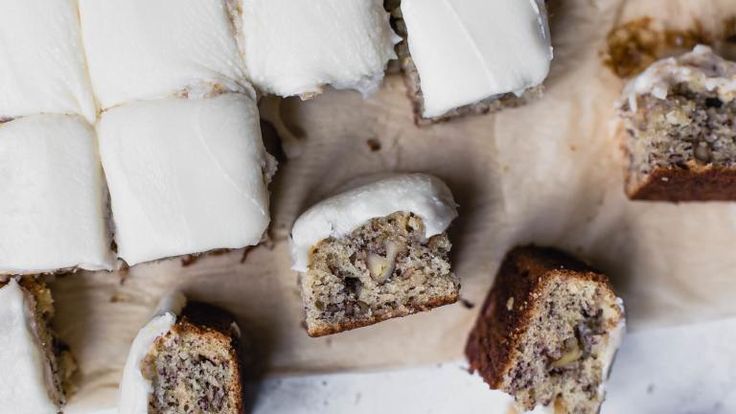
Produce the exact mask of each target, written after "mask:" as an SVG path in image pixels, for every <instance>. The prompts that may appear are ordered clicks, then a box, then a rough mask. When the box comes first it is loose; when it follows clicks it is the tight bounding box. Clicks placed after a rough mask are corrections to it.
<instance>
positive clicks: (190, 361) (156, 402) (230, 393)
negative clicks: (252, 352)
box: [118, 294, 243, 414]
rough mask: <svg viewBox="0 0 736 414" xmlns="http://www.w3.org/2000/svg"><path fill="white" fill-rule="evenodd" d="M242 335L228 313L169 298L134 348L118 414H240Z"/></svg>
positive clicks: (171, 296) (179, 298)
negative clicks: (240, 344)
mask: <svg viewBox="0 0 736 414" xmlns="http://www.w3.org/2000/svg"><path fill="white" fill-rule="evenodd" d="M239 343H240V329H239V328H238V325H237V323H236V322H235V319H234V318H233V316H232V315H230V314H229V313H228V312H226V311H224V310H222V309H219V308H216V307H213V306H210V305H207V304H203V303H198V302H191V303H187V301H186V298H185V297H184V296H182V295H181V294H172V295H170V296H167V297H165V298H164V299H163V300H162V302H161V304H160V305H159V309H158V311H157V313H156V315H155V316H154V317H153V318H152V319H151V321H150V322H149V323H148V324H146V326H144V327H143V328H142V329H141V330H140V331H139V332H138V335H137V336H136V338H135V340H134V341H133V344H132V345H131V349H130V352H129V354H128V359H127V362H126V364H125V368H124V371H123V379H122V381H121V383H120V401H119V406H118V410H119V413H120V414H181V413H200V414H210V413H211V414H215V413H217V414H240V413H242V412H243V383H242V369H241V366H240V346H239Z"/></svg>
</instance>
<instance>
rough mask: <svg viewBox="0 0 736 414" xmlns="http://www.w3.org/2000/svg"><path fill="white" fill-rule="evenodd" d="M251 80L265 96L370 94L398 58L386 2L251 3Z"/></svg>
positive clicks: (246, 40)
mask: <svg viewBox="0 0 736 414" xmlns="http://www.w3.org/2000/svg"><path fill="white" fill-rule="evenodd" d="M242 7H243V14H242V21H243V24H242V27H243V28H244V29H243V33H242V35H243V42H242V43H243V45H244V56H245V62H246V67H247V71H248V76H249V78H250V81H251V82H253V84H254V85H255V86H256V87H257V88H259V89H260V90H262V91H263V92H265V93H269V94H275V95H279V96H292V95H299V96H301V97H302V98H308V97H311V96H314V95H316V94H319V93H321V92H322V90H323V88H324V87H325V86H328V85H330V86H333V87H335V88H338V89H356V90H358V91H361V92H363V94H364V95H365V94H369V93H371V92H373V91H374V90H375V89H377V88H378V86H379V85H380V82H381V80H382V79H383V74H384V70H385V68H386V64H387V63H388V61H389V60H390V59H393V58H395V57H396V54H395V52H394V43H395V42H396V37H395V36H396V35H395V34H394V33H393V31H392V30H391V27H390V24H389V18H388V14H387V13H386V11H385V10H384V9H383V1H382V0H320V1H319V2H310V1H302V0H247V1H244V2H243V5H242Z"/></svg>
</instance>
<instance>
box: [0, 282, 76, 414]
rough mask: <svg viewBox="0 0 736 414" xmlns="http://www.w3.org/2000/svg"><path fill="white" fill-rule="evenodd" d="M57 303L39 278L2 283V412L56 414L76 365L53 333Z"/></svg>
mask: <svg viewBox="0 0 736 414" xmlns="http://www.w3.org/2000/svg"><path fill="white" fill-rule="evenodd" d="M53 316H54V301H53V298H52V296H51V291H50V290H49V289H48V287H47V286H46V284H45V283H43V281H41V280H39V279H34V278H32V277H26V278H23V279H20V280H17V279H9V280H8V281H6V282H0V342H2V347H0V367H3V368H5V369H2V370H0V411H3V412H12V413H19V414H26V413H27V414H31V413H33V414H56V413H57V412H59V411H60V410H61V407H62V406H63V405H64V403H65V401H66V394H67V393H68V392H69V391H70V388H71V384H70V382H69V379H70V377H71V376H72V374H73V373H74V371H75V370H76V363H75V362H74V358H73V357H72V355H71V353H70V352H69V350H68V348H67V347H66V345H65V344H63V343H62V342H60V341H59V340H58V339H57V338H56V336H55V334H54V332H53V330H52V329H51V319H52V318H53Z"/></svg>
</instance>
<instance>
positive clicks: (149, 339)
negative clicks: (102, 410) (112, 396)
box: [118, 292, 186, 414]
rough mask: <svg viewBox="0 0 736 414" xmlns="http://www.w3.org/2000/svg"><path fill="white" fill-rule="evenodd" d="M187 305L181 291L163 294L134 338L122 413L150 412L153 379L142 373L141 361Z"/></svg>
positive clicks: (122, 384) (125, 372)
mask: <svg viewBox="0 0 736 414" xmlns="http://www.w3.org/2000/svg"><path fill="white" fill-rule="evenodd" d="M185 305H186V298H185V297H184V295H182V294H181V293H178V292H177V293H173V294H171V295H168V296H166V297H164V298H163V299H162V300H161V303H160V304H159V307H158V310H157V311H156V315H155V316H154V317H153V319H151V321H150V322H148V324H146V326H144V327H143V329H141V330H140V331H139V332H138V335H136V337H135V339H134V340H133V344H132V345H131V346H130V351H129V352H128V359H127V360H126V362H125V367H124V368H123V379H122V380H121V381H120V401H119V405H118V413H119V414H147V413H148V398H149V396H150V394H151V393H152V392H153V386H152V385H151V381H150V380H148V379H146V378H145V377H143V373H142V372H141V363H142V362H143V359H145V357H146V355H148V353H149V352H150V350H151V347H152V346H153V343H154V342H155V341H156V339H157V338H159V337H161V336H163V335H165V334H166V333H167V332H169V330H171V328H172V327H173V326H174V324H175V323H176V320H177V319H178V316H179V315H180V314H181V311H182V310H183V309H184V306H185Z"/></svg>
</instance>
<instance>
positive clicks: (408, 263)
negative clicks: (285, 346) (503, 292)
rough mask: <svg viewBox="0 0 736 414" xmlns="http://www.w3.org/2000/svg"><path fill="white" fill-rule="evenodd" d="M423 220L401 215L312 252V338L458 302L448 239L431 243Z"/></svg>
mask: <svg viewBox="0 0 736 414" xmlns="http://www.w3.org/2000/svg"><path fill="white" fill-rule="evenodd" d="M424 234H425V231H424V224H423V222H422V219H421V218H420V217H418V216H416V215H414V214H412V213H407V212H397V213H393V214H391V215H388V216H385V217H381V218H375V219H372V220H370V221H369V222H368V223H366V224H365V225H363V226H361V227H359V228H357V229H355V230H354V231H353V232H352V233H350V234H348V235H346V236H344V237H339V238H335V237H330V238H328V239H325V240H323V241H321V242H320V243H318V244H317V245H316V246H315V247H314V248H313V250H312V252H311V258H310V264H309V268H308V271H307V272H306V273H305V274H303V275H302V279H301V285H302V295H303V297H304V302H305V306H306V321H307V327H308V331H309V334H310V335H313V336H318V335H325V334H329V333H334V332H339V331H342V330H345V329H351V328H356V327H360V326H365V325H368V324H371V323H375V322H378V321H381V320H385V319H388V318H392V317H397V316H404V315H408V314H411V313H414V312H418V311H422V310H427V309H430V308H433V307H436V306H440V305H443V304H447V303H452V302H455V301H456V300H457V296H458V289H459V281H458V278H457V277H456V276H455V274H453V273H452V271H451V269H450V262H449V257H448V256H449V252H450V247H451V245H450V241H449V240H448V238H447V235H446V234H445V233H442V234H439V235H435V236H433V237H430V238H429V239H426V238H425V236H424Z"/></svg>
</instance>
